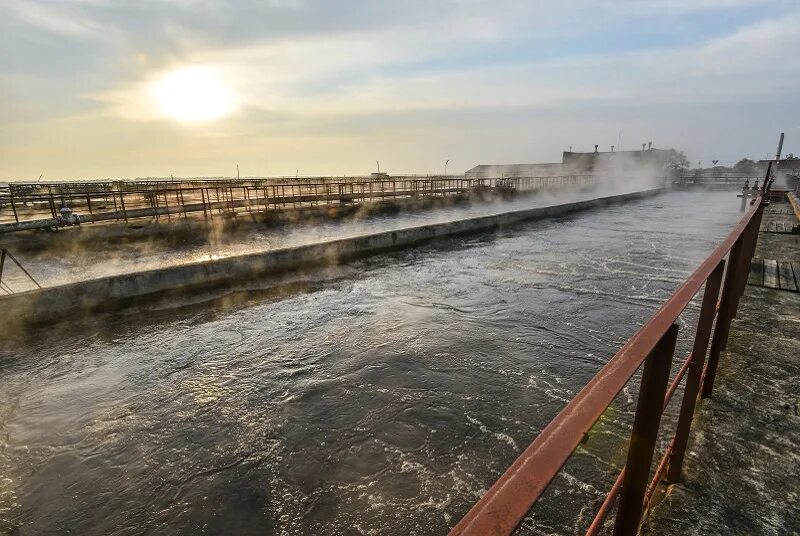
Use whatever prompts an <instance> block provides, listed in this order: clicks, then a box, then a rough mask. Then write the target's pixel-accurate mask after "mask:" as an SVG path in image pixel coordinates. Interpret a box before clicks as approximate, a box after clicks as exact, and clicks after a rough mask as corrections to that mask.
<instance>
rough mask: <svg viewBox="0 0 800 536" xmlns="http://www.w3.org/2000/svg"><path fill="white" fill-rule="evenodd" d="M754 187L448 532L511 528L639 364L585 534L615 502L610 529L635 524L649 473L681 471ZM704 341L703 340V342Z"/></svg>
mask: <svg viewBox="0 0 800 536" xmlns="http://www.w3.org/2000/svg"><path fill="white" fill-rule="evenodd" d="M763 199H764V198H763V197H762V196H760V195H759V196H758V197H757V198H756V199H755V200H754V202H753V205H752V206H751V207H750V209H749V210H748V211H747V212H746V213H745V215H744V217H743V218H742V219H741V221H740V222H739V223H738V224H737V225H736V227H735V228H734V229H733V230H732V231H731V233H730V234H729V235H728V236H727V237H726V238H725V240H723V242H722V243H721V244H720V245H719V246H717V248H716V249H715V250H714V251H713V252H712V253H711V255H710V256H709V257H708V258H707V259H706V260H705V261H703V263H702V264H701V265H700V266H699V267H698V268H697V269H696V270H695V271H694V273H693V274H692V275H690V276H689V278H688V279H687V280H686V281H685V282H684V283H683V284H682V285H681V286H680V287H679V288H678V290H676V291H675V293H674V294H673V295H672V296H671V297H670V298H669V299H668V300H667V301H666V302H665V303H664V304H663V305H662V306H661V308H659V310H658V311H657V312H656V313H655V314H654V315H653V316H652V317H651V318H650V319H649V320H648V321H647V323H645V324H644V326H642V327H641V328H640V329H639V331H637V332H636V334H635V335H633V337H631V339H630V340H629V341H628V342H627V343H626V344H625V345H624V346H623V347H622V348H621V349H620V350H619V351H618V352H617V353H616V355H614V357H612V358H611V360H610V361H609V362H608V363H607V364H606V365H605V366H604V367H603V368H602V369H601V370H600V371H599V372H598V373H597V375H595V376H594V378H592V380H591V381H589V383H588V384H587V385H586V386H585V387H584V388H583V389H582V390H581V391H580V392H579V393H578V394H577V395H576V396H575V397H574V398H573V399H572V400H571V401H570V402H569V403H568V404H567V406H566V407H565V408H564V409H563V410H562V411H561V412H560V413H559V414H558V415H557V416H556V417H555V418H554V419H553V420H552V421H551V422H550V424H548V425H547V426H546V427H545V428H544V430H542V432H541V433H540V434H539V435H538V436H537V437H536V438H535V439H534V441H533V442H532V443H531V444H530V446H528V448H527V449H526V450H525V451H524V452H523V453H522V454H521V455H520V456H519V457H518V458H517V459H516V461H514V462H513V463H512V464H511V466H510V467H509V468H508V469H507V470H506V472H505V473H503V475H502V476H500V478H499V479H498V480H497V481H496V482H495V483H494V484H493V485H492V486H491V488H489V490H488V491H487V492H486V493H485V494H484V495H483V497H481V499H480V500H479V501H478V502H477V503H476V504H475V505H474V506H473V507H472V509H470V510H469V512H467V514H466V515H465V516H464V517H463V518H462V519H461V521H459V522H458V524H456V526H455V527H453V529H452V531H451V532H450V534H451V536H456V535H458V536H496V535H508V534H511V533H512V532H513V531H514V530H515V529H516V527H517V526H518V525H519V523H520V522H521V521H522V520H523V519H524V518H525V516H526V515H527V513H528V511H529V510H530V509H531V507H532V506H533V505H534V504H535V503H536V501H537V500H538V499H539V498H540V497H541V495H542V494H543V493H544V491H545V490H546V489H547V487H548V485H549V484H550V482H551V481H552V480H553V478H555V476H556V475H557V474H558V473H559V471H560V470H561V468H562V467H563V465H564V464H565V463H566V461H567V459H568V458H569V457H570V456H571V455H572V453H573V451H574V450H575V449H576V447H577V446H578V445H579V444H580V443H581V441H582V440H583V439H584V437H585V434H586V433H587V432H588V431H589V430H590V429H591V428H592V426H593V425H594V424H595V423H596V422H597V420H598V419H599V418H600V416H601V415H602V414H603V412H604V411H605V410H606V408H608V407H609V406H610V405H611V403H612V402H613V401H614V399H615V397H616V396H617V394H618V393H619V392H620V391H621V390H622V389H623V388H624V387H625V385H626V384H627V383H628V382H629V381H630V379H631V378H632V377H633V375H634V374H635V373H636V371H637V370H638V369H639V368H640V366H641V365H642V364H644V368H643V371H642V378H641V385H640V389H639V398H638V403H637V407H636V413H635V417H634V423H633V431H632V433H631V438H630V442H629V444H628V451H627V462H626V464H625V467H624V468H623V469H622V471H621V473H620V475H619V477H618V478H617V480H616V482H615V483H614V485H613V486H612V488H611V490H610V491H609V493H608V494H607V496H606V498H605V501H604V502H603V504H602V505H601V506H600V509H599V511H598V512H597V514H596V516H595V518H594V521H593V522H592V523H591V525H590V526H589V528H588V530H587V532H586V534H589V535H594V534H597V533H598V532H599V531H600V530H601V528H603V526H604V521H605V519H606V517H607V516H608V514H609V513H610V512H611V511H612V509H613V507H614V505H615V503H616V506H617V515H616V520H615V524H614V534H615V535H618V536H619V535H634V534H636V533H637V531H638V528H639V524H640V522H641V519H642V515H643V514H644V512H646V510H647V507H648V504H649V501H650V499H651V497H652V495H653V493H654V491H655V490H656V488H657V486H658V484H659V482H661V480H662V478H663V477H664V476H665V474H666V478H667V480H668V481H669V482H678V481H679V480H680V478H681V467H682V465H683V459H684V455H685V453H686V445H687V441H688V439H689V431H690V428H691V424H692V418H693V415H694V410H695V405H696V403H697V399H698V394H699V395H700V396H702V397H707V396H709V395H711V392H712V389H713V386H714V378H715V376H716V371H717V367H718V365H719V357H720V352H721V351H722V350H724V349H725V347H726V345H727V341H728V334H729V331H730V325H731V320H732V319H733V318H734V317H735V315H736V311H737V308H738V304H739V298H740V296H741V295H742V294H743V292H744V288H745V285H746V283H747V276H748V273H749V267H750V260H751V259H752V257H753V252H754V250H755V245H756V240H757V237H758V230H759V227H760V225H761V217H762V213H763V207H764V203H763ZM702 287H705V290H704V292H703V298H702V304H701V306H700V313H699V319H698V322H697V330H696V332H695V336H694V341H693V346H692V350H691V352H689V354H688V355H687V357H686V359H685V360H684V361H683V363H682V364H681V367H680V369H679V370H678V372H677V374H676V376H675V378H674V379H673V381H672V383H671V385H670V386H669V387H668V386H667V384H668V382H669V374H670V368H671V366H672V361H673V354H674V351H675V343H676V339H677V336H678V324H677V321H678V317H679V316H680V315H681V313H682V312H683V311H684V309H685V308H686V307H687V306H688V305H689V303H690V302H691V301H692V300H693V299H694V297H695V295H696V294H698V292H699V291H700V289H701V288H702ZM709 343H710V350H709ZM684 378H685V379H686V383H685V387H684V390H683V399H682V401H681V407H680V413H679V416H678V419H677V425H676V430H675V434H674V437H673V438H672V440H671V441H670V442H669V444H668V446H667V448H666V450H665V452H664V453H663V456H662V458H661V461H660V463H659V464H658V465H657V468H656V470H655V474H653V475H652V476H651V475H650V473H651V470H650V469H651V466H652V463H653V456H654V452H655V446H656V440H657V436H658V432H659V427H660V421H661V415H662V413H663V411H664V409H665V408H666V405H667V403H668V402H669V401H670V399H671V398H672V396H673V395H674V394H675V392H676V391H677V388H678V386H679V385H680V383H681V382H682V381H683V379H684Z"/></svg>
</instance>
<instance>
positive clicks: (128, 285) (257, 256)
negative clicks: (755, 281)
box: [0, 189, 661, 333]
mask: <svg viewBox="0 0 800 536" xmlns="http://www.w3.org/2000/svg"><path fill="white" fill-rule="evenodd" d="M660 191H661V190H660V189H657V190H647V191H644V192H636V193H631V194H623V195H615V196H609V197H602V198H598V199H592V200H589V201H579V202H575V203H566V204H563V205H554V206H549V207H542V208H534V209H527V210H519V211H514V212H507V213H503V214H497V215H493V216H483V217H478V218H471V219H466V220H459V221H453V222H445V223H437V224H431V225H423V226H420V227H411V228H406V229H401V230H397V231H386V232H381V233H375V234H370V235H364V236H359V237H354V238H346V239H342V240H333V241H330V242H322V243H316V244H310V245H305V246H299V247H293V248H285V249H275V250H269V251H264V252H259V253H252V254H248V255H241V256H236V257H228V258H224V259H217V260H209V261H203V262H198V263H191V264H183V265H178V266H169V267H166V268H160V269H155V270H148V271H143V272H134V273H129V274H122V275H114V276H109V277H103V278H99V279H92V280H88V281H81V282H77V283H70V284H67V285H60V286H55V287H46V288H44V289H41V290H33V291H29V292H23V293H19V294H14V295H11V296H3V297H2V298H0V333H1V332H4V331H10V330H12V329H16V328H17V327H19V326H20V324H22V325H24V324H26V323H29V322H36V323H39V322H47V321H51V320H54V319H58V318H69V317H70V315H71V314H72V313H74V312H77V311H92V310H97V309H106V308H115V307H120V306H123V305H124V304H125V303H126V301H130V300H131V299H134V298H146V297H148V296H150V297H153V296H155V295H158V294H159V293H162V292H166V291H176V290H184V291H185V290H189V289H197V288H200V287H208V286H216V285H223V284H228V283H231V282H235V281H242V280H246V279H252V278H257V277H262V276H265V275H268V274H278V273H281V272H286V271H288V270H292V269H297V268H301V267H308V266H318V265H323V264H336V263H340V262H343V261H346V260H348V259H353V258H357V257H363V256H367V255H373V254H375V253H379V252H382V251H388V250H395V249H401V248H408V247H412V246H416V245H419V244H422V243H425V242H428V241H430V240H433V239H436V238H441V237H447V236H454V235H461V234H467V233H476V232H481V231H492V230H494V229H497V228H499V227H504V226H508V225H513V224H515V223H518V222H521V221H525V220H533V219H542V218H548V217H553V216H559V215H562V214H566V213H570V212H576V211H580V210H586V209H590V208H593V207H600V206H605V205H609V204H611V203H618V202H622V201H627V200H630V199H637V198H642V197H647V196H651V195H654V194H656V193H658V192H660Z"/></svg>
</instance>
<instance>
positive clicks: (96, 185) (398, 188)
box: [0, 175, 594, 233]
mask: <svg viewBox="0 0 800 536" xmlns="http://www.w3.org/2000/svg"><path fill="white" fill-rule="evenodd" d="M593 181H594V177H592V176H589V175H568V176H553V177H515V178H506V179H466V178H464V177H461V176H458V177H454V176H429V177H419V176H408V177H388V178H383V177H380V178H375V177H363V178H350V179H346V180H344V179H334V178H314V179H291V180H277V179H241V180H227V179H222V180H212V179H191V180H183V181H177V180H142V181H98V182H79V183H75V182H64V183H61V182H51V183H9V184H8V185H6V186H0V233H2V232H8V231H19V230H25V229H34V228H49V227H61V226H66V225H73V224H77V223H92V222H101V221H120V220H124V221H126V222H127V221H129V220H131V219H138V218H151V219H160V218H162V217H166V218H167V219H168V220H169V219H171V218H172V217H173V216H177V217H183V218H187V217H188V214H190V213H201V212H202V214H203V216H204V217H206V218H208V217H211V216H213V215H214V214H215V213H219V214H227V215H236V214H237V213H243V212H247V213H252V212H270V211H282V210H290V209H299V208H310V207H319V206H328V207H332V206H345V205H358V204H362V203H368V202H385V201H393V200H398V199H411V198H422V197H454V196H464V195H468V194H470V193H472V192H490V191H495V192H498V193H502V194H505V193H508V192H509V191H515V192H516V191H532V190H538V189H548V188H557V187H562V186H571V187H580V186H589V185H591V184H593ZM64 207H66V208H68V209H69V210H68V211H67V214H70V215H74V217H73V218H72V219H70V220H68V219H65V218H64V214H62V210H63V209H64Z"/></svg>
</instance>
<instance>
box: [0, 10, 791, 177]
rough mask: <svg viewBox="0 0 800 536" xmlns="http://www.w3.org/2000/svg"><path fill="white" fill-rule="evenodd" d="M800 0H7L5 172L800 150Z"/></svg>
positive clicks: (1, 50)
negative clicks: (597, 150) (653, 149)
mask: <svg viewBox="0 0 800 536" xmlns="http://www.w3.org/2000/svg"><path fill="white" fill-rule="evenodd" d="M798 51H800V0H786V1H774V2H771V1H761V2H759V1H748V0H729V1H726V0H637V1H620V0H610V1H605V0H594V1H589V0H587V1H570V0H562V1H558V2H555V1H553V2H536V1H531V0H527V1H512V0H508V1H504V0H493V1H478V0H451V1H439V2H437V1H434V0H428V1H402V0H372V1H362V2H357V1H349V0H345V1H336V2H334V1H324V2H323V1H317V0H260V1H257V0H241V1H234V0H218V1H212V0H162V1H157V0H137V1H133V0H131V1H127V2H126V1H122V0H52V1H34V0H2V1H0V65H1V66H2V68H1V69H0V99H2V103H3V104H2V107H0V180H2V179H36V178H37V177H38V176H39V175H40V174H43V175H44V177H45V178H51V179H53V178H69V177H73V178H78V177H103V176H106V177H137V176H165V175H170V174H174V175H176V176H187V175H188V176H197V175H202V176H213V175H231V174H233V175H235V173H236V171H235V170H236V164H237V163H238V164H239V165H240V166H241V170H242V174H246V175H294V174H295V173H296V172H297V170H299V173H300V174H301V175H309V174H362V173H368V172H370V171H373V170H374V166H375V160H376V159H380V161H381V167H382V168H383V169H386V170H387V171H389V172H394V173H403V172H416V173H426V172H438V173H441V172H442V171H443V167H444V161H445V160H446V159H449V160H450V164H449V167H448V171H452V172H461V171H464V170H465V169H468V168H470V167H472V166H473V165H476V164H478V163H520V162H554V161H558V160H560V153H561V151H562V150H565V149H568V148H569V147H570V146H572V147H573V148H574V149H575V150H592V146H593V145H594V144H595V143H598V144H600V146H601V148H603V149H606V150H607V149H608V147H609V145H611V144H617V139H618V136H619V133H620V131H622V146H623V147H624V148H635V147H638V146H640V144H641V143H643V142H646V141H650V140H653V141H654V145H655V146H657V147H672V146H674V147H676V148H680V149H684V150H685V151H686V153H687V154H688V155H689V157H690V158H691V160H692V161H693V163H694V164H696V163H697V161H698V160H703V161H704V164H710V160H711V159H712V158H717V159H719V160H721V161H722V162H726V163H727V162H730V161H732V160H735V159H738V158H739V157H740V156H743V155H747V156H750V157H753V158H764V157H765V156H766V155H767V154H769V153H773V152H774V150H775V144H776V142H777V135H778V133H779V132H780V131H782V130H783V131H785V132H786V136H787V142H786V148H785V149H786V150H788V151H790V152H791V151H793V152H795V153H796V154H797V153H800V53H798Z"/></svg>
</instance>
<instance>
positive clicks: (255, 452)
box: [0, 193, 740, 535]
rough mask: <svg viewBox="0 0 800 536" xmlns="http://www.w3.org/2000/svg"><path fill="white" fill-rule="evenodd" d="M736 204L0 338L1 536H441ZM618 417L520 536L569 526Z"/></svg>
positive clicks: (676, 198) (612, 221)
mask: <svg viewBox="0 0 800 536" xmlns="http://www.w3.org/2000/svg"><path fill="white" fill-rule="evenodd" d="M738 209H739V206H738V200H737V199H736V197H735V196H734V195H733V194H731V193H705V194H696V193H669V194H664V195H660V196H657V197H653V198H649V199H644V200H639V201H634V202H630V203H627V204H621V205H615V206H612V207H607V208H603V209H598V210H594V211H590V212H583V213H579V214H574V215H571V216H568V217H562V218H557V219H552V220H547V221H538V222H531V223H527V224H523V225H520V226H518V227H515V228H513V229H507V230H504V231H502V232H500V233H498V234H494V235H484V236H472V237H468V238H458V239H450V240H444V241H440V242H437V243H435V244H432V245H428V246H425V247H422V248H417V249H413V250H408V251H403V252H399V253H394V254H390V255H381V256H378V257H373V258H370V259H366V260H363V261H359V262H356V263H352V264H349V265H348V266H344V267H341V268H331V269H327V270H325V271H323V272H319V273H317V274H316V275H314V274H307V275H304V276H300V277H299V279H298V281H297V283H296V284H295V285H294V286H292V287H289V288H287V289H284V290H283V291H282V292H281V293H280V295H264V294H260V293H256V292H252V291H253V290H254V289H255V288H257V287H258V284H252V285H250V286H248V287H246V288H244V287H243V288H242V289H238V292H237V289H233V290H231V291H230V293H228V294H224V295H216V296H214V299H212V300H201V299H200V297H198V296H195V297H187V299H186V300H182V301H180V302H179V301H174V302H172V301H171V302H166V303H162V304H160V305H159V306H158V307H150V308H146V309H134V310H128V311H121V312H118V313H114V314H107V315H104V316H102V317H98V318H96V319H94V320H81V321H74V322H71V323H64V324H60V325H57V326H49V327H45V328H41V329H39V330H37V331H35V332H33V333H29V334H27V336H25V337H21V338H19V339H15V340H8V341H4V342H2V343H1V346H0V445H1V446H2V447H1V449H0V529H4V530H8V531H10V530H12V528H16V529H17V530H18V532H17V533H18V534H36V535H39V534H67V533H71V534H82V535H94V534H97V535H101V534H102V535H129V534H130V535H133V534H175V533H191V534H291V535H293V534H331V535H338V534H348V535H349V534H442V533H445V532H446V531H447V529H448V528H449V527H450V526H452V525H453V524H454V523H455V522H456V521H457V520H458V519H459V518H460V516H461V515H463V514H464V512H465V511H466V510H467V509H468V508H469V506H470V505H471V504H472V503H473V502H474V501H475V500H476V499H477V498H478V497H479V496H480V495H481V494H482V492H483V491H484V490H485V489H486V488H487V487H488V486H489V485H491V483H492V482H493V481H494V479H496V478H497V476H498V475H499V474H501V473H502V471H503V470H504V469H505V468H506V467H507V466H508V465H509V464H510V463H511V462H512V461H513V460H514V458H515V457H516V456H517V455H518V454H519V453H520V451H521V450H522V449H524V448H525V446H527V445H528V444H529V442H530V441H531V440H532V439H533V438H534V437H535V436H536V434H537V433H538V431H539V430H541V428H542V427H543V426H545V425H546V424H547V423H548V422H549V420H550V419H551V418H552V417H553V416H554V415H555V414H556V413H557V412H558V411H559V409H560V408H562V407H563V406H564V404H565V403H566V402H567V401H568V400H569V399H570V398H571V397H572V396H573V395H574V394H575V393H576V392H577V391H578V390H579V389H580V388H581V387H582V386H583V385H584V384H585V383H586V382H587V381H588V380H589V378H591V376H592V375H593V374H594V373H596V371H597V370H598V369H599V368H600V367H601V366H602V365H603V363H605V362H606V361H607V360H608V359H609V358H610V357H611V356H612V355H613V353H614V352H615V351H616V349H617V348H618V347H619V346H620V344H621V343H623V342H624V341H625V340H626V339H627V338H628V337H629V336H630V335H631V334H632V333H633V332H634V331H635V330H636V328H637V327H638V326H639V325H641V324H642V323H643V322H644V321H645V320H646V319H647V318H648V317H649V316H650V315H651V314H652V312H653V311H654V310H655V309H656V308H657V307H658V306H659V305H660V303H661V302H662V301H663V300H664V299H665V298H666V297H667V296H669V294H670V293H671V292H672V291H673V290H674V289H675V288H676V287H677V286H678V285H679V284H680V283H681V282H682V280H683V279H684V278H685V277H686V276H687V275H688V274H689V273H690V272H691V271H692V270H693V269H694V268H695V267H696V265H697V264H698V263H699V261H700V260H702V259H703V258H704V257H705V255H707V254H708V252H710V250H711V249H712V248H713V246H714V244H715V243H716V242H717V241H718V240H719V239H720V238H721V237H723V236H724V235H725V234H726V233H727V232H728V231H729V230H730V228H731V227H732V224H733V222H735V221H737V220H738V218H739V217H740V215H739V212H738ZM264 284H265V283H264ZM247 292H250V294H249V295H250V296H251V299H249V300H247V301H246V302H244V303H243V301H242V300H241V296H243V295H247V294H244V293H247ZM686 336H687V335H684V337H683V338H686ZM684 345H685V341H684ZM634 403H635V388H634V389H631V390H626V391H625V392H623V394H622V395H621V396H620V401H619V404H617V405H616V406H615V407H614V409H613V411H612V410H610V411H609V413H608V414H607V415H606V417H604V419H603V421H601V423H600V425H598V427H597V430H596V433H594V434H593V435H592V437H591V439H590V441H589V442H588V443H587V444H586V445H585V446H583V447H581V448H580V449H579V452H578V453H577V455H576V457H575V460H574V461H573V462H571V463H570V464H569V465H568V466H567V467H566V468H565V471H564V472H563V473H562V474H561V475H560V476H559V477H558V478H557V479H556V481H555V482H554V484H553V486H552V487H551V489H550V490H548V492H547V494H546V498H545V500H544V501H543V502H542V503H541V504H540V505H538V506H537V507H536V509H535V510H534V512H533V515H532V516H531V517H530V518H529V520H527V521H526V523H525V525H524V527H523V529H522V531H521V532H524V533H527V534H553V533H556V534H571V533H574V532H576V531H577V530H578V528H579V527H580V526H581V524H582V523H583V524H585V522H586V519H587V516H589V512H590V510H591V509H592V508H593V507H596V505H597V501H598V500H600V498H601V497H602V495H603V494H604V493H605V490H606V489H607V487H608V485H609V482H611V481H613V478H614V477H615V476H616V475H615V474H614V473H613V470H614V468H615V467H616V466H617V464H618V463H619V462H620V448H621V446H622V445H623V442H624V439H625V437H626V436H627V433H628V430H629V428H628V427H629V421H630V418H629V416H630V411H631V410H632V406H633V404H634ZM576 520H577V521H576Z"/></svg>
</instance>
